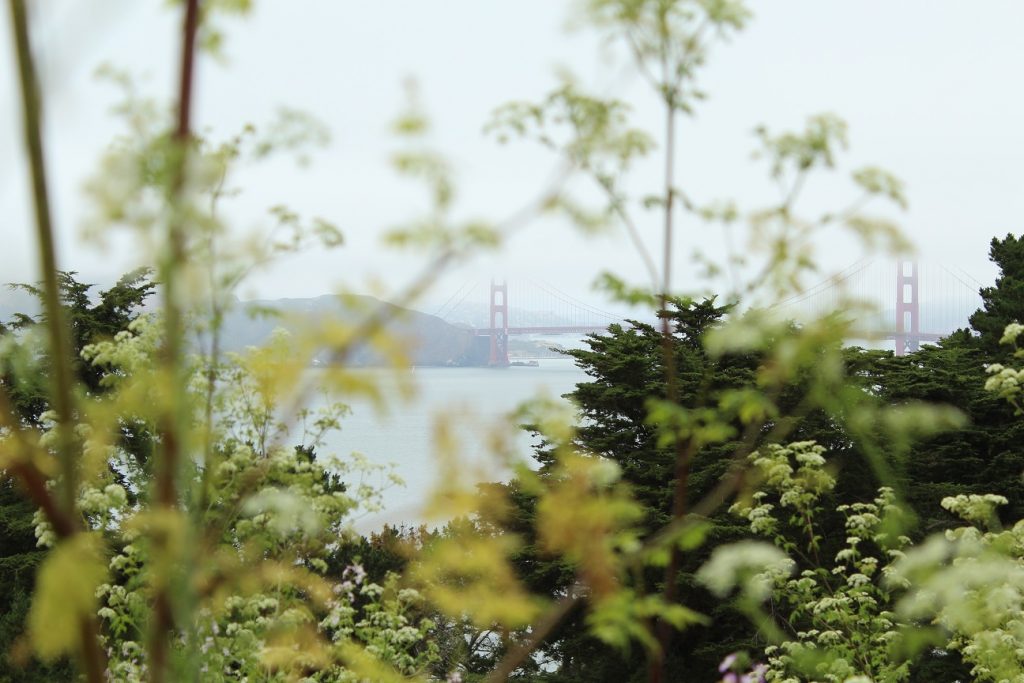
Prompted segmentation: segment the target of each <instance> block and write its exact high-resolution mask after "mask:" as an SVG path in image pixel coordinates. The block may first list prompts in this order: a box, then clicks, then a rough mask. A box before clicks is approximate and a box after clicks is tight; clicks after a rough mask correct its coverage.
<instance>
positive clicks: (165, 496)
mask: <svg viewBox="0 0 1024 683" xmlns="http://www.w3.org/2000/svg"><path fill="white" fill-rule="evenodd" d="M198 27H199V0H187V2H186V4H185V16H184V24H183V27H182V43H181V72H180V78H179V81H178V117H177V124H176V126H175V130H174V139H173V140H174V148H173V152H174V153H175V154H176V159H175V161H176V168H175V173H174V177H173V179H172V181H171V186H170V188H169V189H170V192H169V209H170V220H169V223H168V228H167V242H168V243H167V252H166V254H165V255H164V258H163V259H162V260H161V261H162V262H161V271H162V272H161V274H160V275H161V277H160V280H161V281H162V282H163V287H164V292H163V293H164V306H163V312H164V336H165V338H164V346H163V349H162V354H161V360H162V365H163V367H164V370H165V371H166V373H167V377H168V378H169V379H170V381H171V383H172V384H171V387H170V398H169V405H166V406H164V407H163V411H164V414H163V415H162V416H161V418H160V427H159V432H160V445H161V452H160V455H161V457H160V459H159V461H158V462H157V475H156V503H157V504H158V505H160V506H162V507H165V508H173V507H175V506H176V505H177V502H178V493H177V479H178V474H179V470H180V469H181V467H182V463H183V460H184V458H183V452H182V451H183V447H184V440H185V439H184V437H185V433H186V430H187V416H186V395H187V386H186V379H185V376H184V368H183V366H184V364H183V362H182V357H183V345H184V331H183V330H184V324H183V321H182V318H183V316H182V311H181V301H180V294H179V291H178V288H179V272H178V271H179V270H180V269H181V268H182V266H183V265H184V264H185V261H186V243H187V242H186V234H185V217H186V215H187V211H186V208H185V190H186V174H187V172H188V156H189V148H190V145H191V143H192V96H193V92H194V86H195V45H196V32H197V30H198ZM171 569H172V572H171V573H172V574H173V567H172V568H171ZM169 581H170V579H166V580H165V583H164V585H161V586H159V587H158V589H157V594H156V596H155V598H154V601H155V605H154V615H153V624H152V632H151V634H150V646H149V667H150V672H151V673H150V676H151V679H150V680H152V681H153V682H154V683H163V681H165V680H166V675H167V668H168V657H169V650H170V639H171V637H172V631H173V628H174V618H173V614H172V609H171V603H172V599H171V590H172V588H171V586H170V585H168V582H169Z"/></svg>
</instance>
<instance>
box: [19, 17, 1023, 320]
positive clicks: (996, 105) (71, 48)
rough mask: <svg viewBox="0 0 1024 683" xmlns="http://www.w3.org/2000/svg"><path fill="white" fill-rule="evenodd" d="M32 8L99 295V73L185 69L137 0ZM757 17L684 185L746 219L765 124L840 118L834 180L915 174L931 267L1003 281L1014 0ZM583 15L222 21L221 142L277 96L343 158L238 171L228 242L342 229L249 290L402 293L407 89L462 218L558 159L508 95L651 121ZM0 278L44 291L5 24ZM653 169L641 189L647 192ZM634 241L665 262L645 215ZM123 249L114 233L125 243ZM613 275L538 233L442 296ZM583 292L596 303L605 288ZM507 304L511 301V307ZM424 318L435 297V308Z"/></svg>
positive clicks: (835, 245) (831, 253) (575, 240)
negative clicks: (570, 99)
mask: <svg viewBox="0 0 1024 683" xmlns="http://www.w3.org/2000/svg"><path fill="white" fill-rule="evenodd" d="M34 4H35V6H36V12H35V17H34V19H35V20H36V21H37V25H38V27H39V31H38V33H39V35H38V37H37V38H38V41H37V42H38V46H39V51H40V56H41V59H42V60H43V67H44V79H45V98H46V103H47V108H48V121H47V125H48V134H49V138H48V152H49V159H50V162H51V167H52V169H53V172H54V175H53V179H52V180H53V191H54V194H55V202H56V208H57V219H58V224H59V230H60V234H61V242H60V254H59V257H60V262H61V265H62V266H63V267H65V268H67V269H74V270H78V271H80V272H81V273H82V274H83V275H84V276H85V277H86V278H87V279H92V280H95V281H98V282H101V283H109V282H110V281H112V280H113V279H114V278H116V277H117V276H118V275H119V274H120V273H121V272H123V271H124V270H126V269H127V268H129V267H132V266H133V265H136V264H135V262H134V258H136V257H135V256H133V253H132V250H131V249H128V248H125V247H116V246H115V247H110V248H108V249H106V250H102V251H101V250H97V249H95V248H94V247H92V246H89V245H87V244H84V243H83V242H82V240H81V239H80V238H79V237H78V235H79V229H80V227H81V218H82V216H83V215H84V213H85V209H86V206H85V205H84V203H83V198H82V195H81V186H82V183H83V181H84V179H85V178H86V177H87V176H88V175H89V174H90V173H91V172H92V170H93V169H94V168H95V163H96V161H97V159H98V157H99V155H100V153H101V152H102V150H103V148H104V146H105V145H106V144H107V142H108V141H109V140H110V139H111V138H112V137H113V136H114V135H115V134H116V133H117V132H118V127H117V124H116V123H115V122H114V121H113V120H112V119H111V117H110V116H109V114H108V110H109V107H110V105H111V104H112V102H113V99H112V96H113V92H112V89H111V88H110V87H109V86H108V85H105V84H102V83H99V82H97V81H96V80H95V79H94V78H93V77H92V74H93V72H94V70H95V68H96V67H97V66H98V65H99V64H102V63H105V62H106V63H111V64H113V65H115V66H118V67H121V68H125V69H128V70H130V71H132V72H133V73H136V74H141V75H143V76H144V77H145V78H146V80H145V84H146V87H147V88H148V90H149V91H150V92H151V93H152V94H153V95H155V96H160V97H169V96H170V95H171V93H172V92H173V78H174V75H175V70H176V67H175V65H176V62H177V53H176V43H175V37H176V31H177V26H178V22H179V18H178V15H177V13H176V12H175V11H172V10H169V9H167V7H166V5H167V3H165V2H157V1H156V0H152V1H150V2H142V0H37V2H36V3H34ZM751 5H752V9H753V10H754V12H755V14H756V16H755V19H754V20H753V22H752V23H751V24H750V26H749V27H748V28H747V30H745V31H743V32H742V33H740V34H739V35H738V36H736V37H735V38H734V39H733V40H732V41H731V43H730V44H727V45H721V46H719V47H717V48H716V49H715V50H714V52H713V55H712V58H711V60H710V63H709V66H708V68H707V69H706V70H705V72H704V74H703V77H702V78H701V84H702V86H703V87H704V89H705V90H706V91H707V92H708V93H709V95H710V99H709V101H708V102H706V103H705V104H703V105H702V106H700V107H699V109H698V111H697V116H696V117H695V118H694V119H688V120H685V121H684V122H683V124H682V127H681V139H682V144H681V147H680V153H679V159H678V161H679V165H680V185H681V186H682V187H683V188H684V189H685V190H686V191H687V192H688V193H689V194H690V195H691V196H693V197H695V198H696V199H698V200H699V201H706V200H710V199H715V198H723V197H734V198H736V199H738V200H740V202H741V204H742V205H743V206H746V207H749V208H754V207H757V206H760V205H762V204H763V203H764V201H765V200H767V199H770V198H772V197H774V190H773V187H772V186H771V185H770V184H769V183H768V182H767V180H766V176H765V173H764V170H763V168H762V167H760V166H757V165H756V164H755V163H754V162H752V161H751V160H750V153H751V151H752V150H753V148H754V138H753V136H752V134H751V131H752V129H753V128H754V127H755V126H756V125H758V124H760V123H765V124H767V125H768V126H769V127H770V128H772V129H774V130H781V129H786V128H795V127H799V126H802V124H803V121H804V119H805V117H806V116H807V115H809V114H813V113H818V112H824V111H829V112H835V113H837V114H839V115H841V116H842V117H843V118H845V119H846V120H847V122H848V123H849V125H850V143H851V145H850V151H849V153H848V154H847V155H846V156H845V157H844V158H843V165H844V168H845V170H847V171H848V170H850V169H852V168H854V167H856V166H860V165H865V164H877V165H879V166H882V167H884V168H886V169H888V170H891V171H892V172H894V173H895V174H896V175H898V176H899V177H901V178H903V179H904V180H905V181H906V184H907V190H908V194H909V199H910V209H909V211H907V212H906V213H904V214H901V215H900V216H899V219H900V222H901V224H902V225H903V226H904V228H905V230H906V232H907V233H908V234H909V235H910V236H911V237H912V238H913V240H914V241H915V242H916V243H917V244H918V245H919V247H920V250H921V254H922V259H927V260H930V261H938V262H943V263H947V264H954V265H956V266H959V267H961V268H963V269H965V270H966V271H967V272H969V273H971V274H972V275H973V276H974V277H976V278H978V279H980V280H982V281H983V282H987V281H990V280H991V278H992V276H993V271H992V269H991V268H990V267H989V266H988V263H987V250H988V242H989V240H990V239H991V238H992V237H993V236H995V235H1000V236H1001V235H1004V234H1006V233H1007V232H1015V233H1019V232H1020V230H1021V228H1020V226H1021V219H1022V216H1024V191H1022V190H1024V187H1022V185H1024V182H1022V181H1024V169H1022V166H1024V164H1022V162H1024V125H1022V122H1024V94H1022V93H1024V91H1022V90H1021V88H1020V82H1021V72H1022V66H1024V40H1021V39H1020V36H1021V34H1022V32H1024V3H1022V2H1018V1H1016V0H978V1H976V2H972V3H967V2H963V1H962V0H902V1H901V2H892V0H861V1H859V2H820V1H819V2H812V1H810V0H760V1H755V2H752V3H751ZM572 6H573V3H571V2H569V1H566V2H557V1H554V0H514V1H513V0H435V1H434V2H425V1H424V0H374V1H373V2H366V1H362V2H356V1H354V0H258V1H257V3H256V11H255V13H254V14H253V16H251V17H250V18H249V19H247V20H243V21H231V22H227V23H226V25H225V28H226V29H227V37H228V40H227V46H226V51H227V54H228V56H229V60H230V63H229V64H227V65H226V66H223V65H218V64H216V63H213V62H211V61H209V60H207V61H205V62H202V63H201V65H200V72H199V96H198V100H197V109H196V119H197V123H198V125H199V126H200V127H201V128H203V129H210V130H212V131H214V132H215V133H222V134H228V133H230V132H233V131H236V130H238V129H239V128H241V126H243V125H244V124H245V123H248V122H252V123H256V124H259V123H261V122H264V121H267V120H269V119H270V118H271V117H272V115H273V113H274V112H275V110H276V109H277V108H278V107H279V106H281V105H286V106H289V107H293V108H300V109H304V110H307V111H309V112H311V113H312V114H314V115H315V116H317V117H318V118H320V119H322V120H323V121H324V122H325V123H326V124H328V126H329V127H330V128H331V130H332V133H333V142H332V144H331V146H330V147H329V148H328V149H327V150H325V151H323V152H322V153H319V154H318V155H316V156H315V158H314V163H313V165H312V166H311V167H309V168H308V169H296V168H295V166H294V165H293V164H291V163H290V162H285V161H283V160H282V162H281V163H276V162H275V163H273V164H271V165H268V166H266V167H264V168H261V169H259V170H257V171H253V172H251V173H247V174H245V175H244V176H243V177H242V180H241V182H240V184H241V185H242V186H243V189H244V190H245V194H244V195H243V196H241V197H240V198H239V199H238V200H236V201H235V203H234V205H233V207H232V208H231V209H230V215H231V216H232V217H234V219H235V220H236V222H237V225H238V228H239V229H246V230H247V229H253V228H256V227H258V225H259V217H260V216H263V215H265V209H266V208H267V207H269V206H270V205H273V204H278V203H285V204H288V205H289V206H291V207H292V208H294V209H296V210H298V211H299V212H301V213H302V214H304V215H311V216H312V215H320V216H323V217H325V218H328V219H330V220H332V221H334V222H336V223H337V224H339V225H340V226H341V227H342V229H343V230H344V231H345V233H346V235H347V237H348V246H347V247H346V248H345V249H344V250H343V251H340V252H332V253H330V254H310V255H307V256H304V257H301V258H293V259H290V260H288V261H287V262H285V263H283V264H282V265H281V266H279V267H278V268H276V269H275V270H273V271H271V272H268V273H265V274H263V275H260V276H258V277H257V278H256V279H254V280H253V281H252V282H251V283H250V284H249V285H248V286H247V287H246V288H245V289H244V290H243V292H242V294H243V295H244V296H245V295H247V296H263V297H278V296H314V295H318V294H323V293H326V292H329V291H332V290H334V289H336V288H337V287H338V286H340V285H342V284H346V285H348V286H349V287H352V288H354V289H356V290H357V291H358V290H365V289H366V284H365V283H366V281H367V279H368V278H371V277H375V278H377V279H379V280H380V281H382V282H384V283H385V284H386V286H387V287H389V288H392V289H398V288H399V286H400V284H401V283H402V282H404V281H406V280H407V279H408V277H409V275H410V273H412V272H414V271H415V270H416V269H417V267H418V265H419V264H420V263H421V262H422V261H423V256H422V255H416V254H412V255H404V256H402V255H394V254H388V253H386V252H384V251H383V250H382V249H381V248H380V247H379V246H378V244H377V239H378V237H379V234H380V232H381V230H382V229H383V228H385V227H388V226H391V225H393V224H395V223H396V222H399V221H402V220H404V219H408V218H412V217H414V216H415V215H416V213H417V211H419V210H420V209H421V208H422V206H423V202H422V199H421V196H420V194H419V192H418V191H417V190H416V188H414V187H411V186H410V185H409V184H408V183H407V182H405V181H401V180H398V179H396V177H395V176H394V174H393V173H392V172H391V170H390V168H389V165H388V155H389V153H390V152H391V151H392V150H394V149H395V148H396V145H395V141H394V139H393V138H392V136H391V134H390V132H389V130H388V123H389V122H390V121H391V120H392V119H393V118H394V116H395V114H396V113H397V112H398V111H399V109H400V107H401V104H402V101H403V90H402V82H403V80H404V79H405V78H406V77H407V76H413V77H415V78H416V79H417V80H418V82H419V84H420V90H421V95H422V100H423V102H424V103H425V105H426V108H427V110H428V112H429V113H430V115H431V117H432V119H433V121H434V123H435V135H434V140H435V142H436V145H437V147H439V148H440V149H441V150H443V151H444V152H445V153H446V154H447V155H448V156H449V158H450V159H451V160H452V161H453V163H454V165H455V168H456V170H457V179H458V183H459V185H458V187H459V197H460V205H459V213H460V214H461V215H475V216H483V217H490V218H501V217H503V216H506V215H508V214H509V213H510V212H512V211H513V210H514V209H515V208H516V207H518V206H520V205H521V204H523V203H524V202H526V201H528V200H529V199H530V198H532V197H534V196H535V195H536V193H537V192H538V191H539V190H540V189H541V188H542V187H543V182H544V179H545V178H546V177H547V176H548V174H549V172H550V170H551V169H552V168H553V167H554V160H553V159H552V158H550V157H549V156H548V155H546V154H544V153H543V152H540V151H539V150H535V149H534V148H532V147H529V146H525V147H502V146H499V145H497V144H495V143H494V142H493V141H492V140H489V139H487V138H485V137H484V136H483V135H482V133H481V128H482V126H483V124H484V123H485V122H486V120H487V117H488V114H489V112H490V111H491V110H492V109H494V108H495V107H496V106H498V105H499V104H501V103H503V102H504V101H507V100H509V99H539V98H540V97H541V96H543V94H544V93H545V92H546V91H547V90H548V89H550V88H551V87H552V86H553V85H554V84H555V83H556V79H555V76H554V73H555V69H556V68H557V67H559V66H566V67H569V68H570V69H572V70H573V71H575V72H576V73H577V74H578V75H579V76H580V78H581V80H582V81H583V82H584V83H585V84H587V85H589V86H591V87H593V88H594V89H595V90H596V91H597V92H603V93H608V92H612V91H614V92H617V93H619V94H620V95H621V96H622V97H623V98H625V99H627V100H629V101H630V102H631V103H632V104H633V105H634V107H635V114H636V118H635V123H636V124H637V125H638V126H643V127H648V128H650V129H651V130H654V131H656V130H658V129H659V128H660V121H661V117H660V114H659V111H658V109H657V107H656V106H655V104H654V102H653V100H652V99H651V98H650V97H649V96H648V95H647V94H646V93H645V91H644V88H643V84H642V83H641V82H639V81H638V80H636V79H628V78H626V79H624V78H623V77H622V75H621V74H622V64H623V62H622V60H616V58H615V57H614V55H611V54H609V53H608V52H607V51H602V50H601V47H600V43H599V41H598V40H597V39H596V38H595V37H594V36H593V35H589V34H585V33H579V32H573V33H567V32H566V29H565V26H566V21H567V19H568V18H569V17H570V10H571V7H572ZM0 30H2V33H0V42H2V43H3V47H2V48H0V97H2V99H0V102H2V103H3V104H2V105H0V215H2V216H3V221H4V222H3V228H2V230H3V232H2V235H3V242H2V249H0V281H4V282H7V281H24V280H32V279H35V277H36V276H35V263H36V261H35V258H36V257H35V253H34V248H33V246H32V244H31V241H30V239H29V235H30V220H29V218H30V214H29V212H28V206H29V202H28V192H27V187H26V185H25V183H24V181H23V176H24V164H23V161H22V157H23V155H22V152H21V145H20V137H19V136H20V124H21V122H20V112H19V110H18V109H17V105H16V99H15V94H16V88H15V82H14V68H13V59H12V55H13V49H12V46H11V40H10V31H9V26H8V25H7V17H6V12H5V13H4V16H3V22H2V25H0ZM659 163H660V162H658V161H657V159H655V160H654V162H653V163H652V165H651V167H650V168H648V167H644V168H641V169H640V170H639V171H638V175H637V177H636V178H635V179H634V181H633V182H634V186H635V187H638V188H639V187H652V188H653V187H655V186H656V184H657V182H658V174H657V172H656V167H657V166H658V164H659ZM852 198H853V193H852V189H850V190H847V189H846V186H845V185H842V184H841V183H838V182H836V181H835V180H830V179H824V180H822V181H819V182H817V183H811V184H810V185H809V186H808V188H807V199H808V204H809V205H810V206H813V207H816V208H820V209H825V208H839V207H840V206H842V205H843V204H845V203H846V202H847V201H849V200H850V199H852ZM680 230H681V233H680V234H681V241H680V244H679V247H678V249H677V252H676V254H675V258H676V269H677V271H679V272H680V273H681V278H680V284H684V285H688V284H690V283H692V282H693V272H692V271H693V269H694V266H693V265H692V263H691V262H690V260H689V256H690V254H691V252H692V251H693V249H694V247H695V246H701V247H702V248H704V249H707V250H710V251H712V252H714V251H716V250H719V249H720V248H721V244H722V236H721V234H720V231H719V229H718V228H714V227H707V226H703V225H701V224H699V223H696V222H695V221H693V220H691V219H686V220H684V221H683V222H682V224H681V226H680ZM644 231H645V237H646V238H647V239H648V240H649V243H650V245H651V248H652V249H656V247H657V244H656V241H657V238H658V232H657V226H656V225H655V224H654V223H653V222H652V223H651V224H650V225H645V226H644ZM114 244H115V245H116V244H118V243H117V242H115V243H114ZM821 253H822V255H823V262H824V263H825V264H827V265H828V266H829V267H831V268H836V269H839V268H842V267H844V266H846V265H849V264H850V263H852V262H853V261H855V260H856V259H857V258H858V257H859V254H857V253H854V252H851V251H850V249H849V245H848V244H847V243H846V242H844V241H841V240H838V239H837V238H835V236H834V235H833V236H828V237H827V238H826V239H824V240H823V242H822V244H821ZM604 269H612V270H615V271H617V272H619V273H620V274H622V275H623V276H624V277H626V278H627V279H630V280H632V281H634V282H637V283H640V282H642V281H643V271H642V269H641V264H640V260H639V259H638V258H637V257H636V255H635V254H634V253H633V252H632V250H631V248H630V247H629V244H628V241H627V240H626V239H625V237H624V235H622V234H620V233H615V234H612V235H608V236H603V237H598V238H587V239H583V238H581V237H579V236H577V235H576V234H575V233H574V231H573V229H572V228H570V227H569V226H568V225H566V224H564V223H563V222H560V221H555V220H547V221H544V222H540V223H537V224H536V225H532V226H530V228H528V229H527V230H526V231H525V232H523V233H522V234H520V235H518V236H517V237H516V238H515V239H513V240H512V242H511V243H510V244H509V245H508V246H507V248H506V249H505V250H504V251H503V252H502V253H501V255H500V256H499V257H488V258H482V259H479V260H478V261H477V262H475V263H473V264H471V265H469V266H466V267H464V268H462V269H461V270H459V271H457V272H454V273H452V274H451V276H450V277H448V278H447V279H446V280H445V281H444V282H443V283H442V285H441V287H440V288H439V290H438V292H437V293H436V294H434V295H433V296H431V297H429V298H431V299H433V300H435V301H443V300H444V299H445V298H447V296H448V295H449V294H450V293H451V292H453V291H454V290H455V289H457V288H458V287H459V286H460V285H462V284H463V283H464V282H467V281H479V282H480V283H481V284H484V283H486V281H487V280H488V279H490V277H492V276H497V277H508V278H510V279H515V278H522V277H530V278H535V279H540V280H544V281H546V282H549V283H552V284H554V285H555V286H557V287H560V288H561V289H563V290H564V291H566V292H569V293H570V294H573V295H575V296H585V295H586V292H587V291H588V288H589V285H590V283H591V282H592V281H593V279H594V276H595V274H596V273H597V272H599V271H600V270H604ZM589 296H590V298H591V300H595V301H597V299H595V298H594V296H593V295H589ZM513 304H514V302H513ZM425 308H426V309H427V310H429V306H426V307H425Z"/></svg>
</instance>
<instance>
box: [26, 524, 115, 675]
mask: <svg viewBox="0 0 1024 683" xmlns="http://www.w3.org/2000/svg"><path fill="white" fill-rule="evenodd" d="M106 575H107V563H106V559H105V558H104V557H103V544H102V541H101V539H100V537H99V536H98V535H97V534H91V533H79V534H76V535H74V536H72V537H71V538H69V539H67V540H65V541H63V542H61V543H59V544H58V545H57V547H56V548H54V549H53V550H51V551H50V553H49V555H47V557H46V559H45V560H44V561H43V564H42V566H41V567H40V568H39V573H38V575H37V576H36V590H35V594H34V598H33V601H32V609H31V611H30V612H29V623H28V628H29V635H30V636H31V639H32V645H33V647H34V648H35V651H36V652H37V653H38V654H39V656H40V657H41V658H42V659H54V658H56V657H59V656H61V655H64V654H68V653H71V652H73V651H75V650H76V648H78V647H79V645H80V642H79V638H80V637H81V635H82V633H83V631H82V621H83V620H85V619H91V618H92V617H93V615H94V614H95V610H96V589H97V587H98V586H99V585H100V584H101V583H103V581H104V580H105V578H106Z"/></svg>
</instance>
